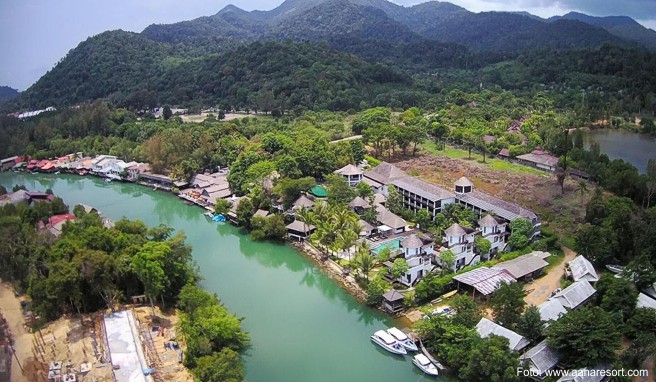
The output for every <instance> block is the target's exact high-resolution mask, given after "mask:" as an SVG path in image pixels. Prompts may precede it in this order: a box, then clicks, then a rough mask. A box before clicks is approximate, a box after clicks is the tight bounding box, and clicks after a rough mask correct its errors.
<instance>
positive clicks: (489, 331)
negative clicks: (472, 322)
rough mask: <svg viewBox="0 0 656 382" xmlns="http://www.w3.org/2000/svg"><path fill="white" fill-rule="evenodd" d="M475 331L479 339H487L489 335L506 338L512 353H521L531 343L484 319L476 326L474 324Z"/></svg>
mask: <svg viewBox="0 0 656 382" xmlns="http://www.w3.org/2000/svg"><path fill="white" fill-rule="evenodd" d="M476 331H477V332H478V335H479V336H480V337H481V338H487V337H489V336H491V335H496V336H499V337H504V338H507V339H508V341H509V344H508V345H509V346H510V350H513V351H522V350H523V349H525V348H526V347H527V346H528V345H529V344H530V343H531V341H529V340H528V339H527V338H526V337H524V336H522V335H519V334H517V333H515V332H513V331H512V330H510V329H506V328H504V327H503V326H501V325H499V324H497V323H495V322H492V321H490V320H488V319H487V318H485V317H483V318H481V320H480V321H479V322H478V324H476Z"/></svg>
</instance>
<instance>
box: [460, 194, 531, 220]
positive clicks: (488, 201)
mask: <svg viewBox="0 0 656 382" xmlns="http://www.w3.org/2000/svg"><path fill="white" fill-rule="evenodd" d="M456 199H457V200H460V201H462V202H465V203H468V204H471V205H473V206H476V207H478V208H480V209H482V210H483V211H487V212H493V213H494V214H496V215H498V216H500V217H502V218H504V219H506V220H509V221H513V220H516V219H520V218H522V219H529V220H533V219H537V215H536V214H535V213H534V212H533V211H531V210H527V209H526V208H523V207H522V206H520V205H518V204H515V203H510V202H507V201H505V200H503V199H499V198H497V197H495V196H492V195H490V194H486V193H484V192H481V191H477V190H475V191H472V192H470V193H468V194H462V195H456Z"/></svg>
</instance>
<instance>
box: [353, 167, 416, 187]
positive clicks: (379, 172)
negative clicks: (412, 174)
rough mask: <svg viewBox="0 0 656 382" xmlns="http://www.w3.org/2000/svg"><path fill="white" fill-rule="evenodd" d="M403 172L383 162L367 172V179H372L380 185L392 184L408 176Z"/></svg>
mask: <svg viewBox="0 0 656 382" xmlns="http://www.w3.org/2000/svg"><path fill="white" fill-rule="evenodd" d="M407 175H408V174H406V173H405V172H404V171H403V170H401V169H400V168H398V167H396V166H394V165H393V164H391V163H387V162H381V163H380V164H379V165H378V166H376V167H374V168H372V169H371V170H369V171H365V173H364V176H365V178H369V179H372V180H374V181H376V182H378V183H380V184H390V183H391V182H392V181H393V180H396V179H399V178H403V177H405V176H407Z"/></svg>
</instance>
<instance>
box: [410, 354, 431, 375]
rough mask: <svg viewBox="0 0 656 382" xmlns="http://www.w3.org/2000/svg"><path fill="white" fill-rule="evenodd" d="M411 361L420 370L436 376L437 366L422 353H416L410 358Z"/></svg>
mask: <svg viewBox="0 0 656 382" xmlns="http://www.w3.org/2000/svg"><path fill="white" fill-rule="evenodd" d="M412 363H414V364H415V366H417V367H418V368H419V369H421V371H423V372H424V373H426V374H428V375H433V376H437V367H435V365H433V363H432V362H431V361H430V360H429V359H428V357H426V356H425V355H423V354H417V355H415V356H414V357H413V358H412Z"/></svg>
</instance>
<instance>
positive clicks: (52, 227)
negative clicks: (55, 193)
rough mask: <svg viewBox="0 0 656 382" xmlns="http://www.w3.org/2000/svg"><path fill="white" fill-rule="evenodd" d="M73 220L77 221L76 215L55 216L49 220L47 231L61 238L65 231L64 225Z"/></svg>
mask: <svg viewBox="0 0 656 382" xmlns="http://www.w3.org/2000/svg"><path fill="white" fill-rule="evenodd" d="M73 220H75V215H72V214H63V215H54V216H51V217H50V218H49V219H48V224H47V226H46V229H47V230H48V232H50V233H51V234H52V235H53V236H55V237H59V236H60V235H61V234H62V230H63V229H64V224H66V222H68V221H73Z"/></svg>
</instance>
